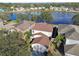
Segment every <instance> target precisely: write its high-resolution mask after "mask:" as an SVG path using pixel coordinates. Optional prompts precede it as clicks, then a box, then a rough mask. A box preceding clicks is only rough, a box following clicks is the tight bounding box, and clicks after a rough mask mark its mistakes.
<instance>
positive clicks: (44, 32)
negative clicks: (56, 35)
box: [32, 30, 52, 37]
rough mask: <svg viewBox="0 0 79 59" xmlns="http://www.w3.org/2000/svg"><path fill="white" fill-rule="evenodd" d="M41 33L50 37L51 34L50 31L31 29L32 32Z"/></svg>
mask: <svg viewBox="0 0 79 59" xmlns="http://www.w3.org/2000/svg"><path fill="white" fill-rule="evenodd" d="M39 32H41V33H43V34H45V35H47V36H48V37H50V36H51V35H52V32H46V31H39V30H32V34H35V33H39Z"/></svg>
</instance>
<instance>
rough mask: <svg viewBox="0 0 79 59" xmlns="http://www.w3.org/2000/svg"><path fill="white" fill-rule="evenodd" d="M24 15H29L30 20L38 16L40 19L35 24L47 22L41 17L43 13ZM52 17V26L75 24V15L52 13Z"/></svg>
mask: <svg viewBox="0 0 79 59" xmlns="http://www.w3.org/2000/svg"><path fill="white" fill-rule="evenodd" d="M24 14H26V15H29V18H30V19H31V14H33V15H38V16H39V18H38V19H37V20H36V21H35V22H44V21H45V20H43V19H42V18H41V16H40V14H41V12H30V14H29V13H28V12H27V13H24ZM51 15H52V17H53V19H51V20H52V21H51V22H48V23H51V24H73V20H72V17H73V16H74V15H76V14H75V13H67V12H52V13H51ZM13 16H15V15H13ZM13 18H14V17H13Z"/></svg>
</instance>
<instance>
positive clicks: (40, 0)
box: [0, 0, 79, 3]
mask: <svg viewBox="0 0 79 59" xmlns="http://www.w3.org/2000/svg"><path fill="white" fill-rule="evenodd" d="M46 2H49V3H50V2H79V0H0V3H46Z"/></svg>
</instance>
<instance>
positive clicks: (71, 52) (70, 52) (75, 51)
mask: <svg viewBox="0 0 79 59" xmlns="http://www.w3.org/2000/svg"><path fill="white" fill-rule="evenodd" d="M65 48H68V46H66V47H65ZM65 54H66V56H79V45H71V47H70V48H69V49H67V50H66V53H65Z"/></svg>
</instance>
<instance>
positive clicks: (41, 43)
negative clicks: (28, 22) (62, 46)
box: [31, 33, 49, 56]
mask: <svg viewBox="0 0 79 59" xmlns="http://www.w3.org/2000/svg"><path fill="white" fill-rule="evenodd" d="M31 44H32V45H31V47H32V49H33V50H32V52H33V54H32V55H39V56H41V55H42V54H43V53H45V52H47V51H48V48H49V38H48V37H47V36H46V35H44V34H43V33H36V34H34V35H33V36H32V42H31ZM37 52H39V53H40V54H39V53H37Z"/></svg>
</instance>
